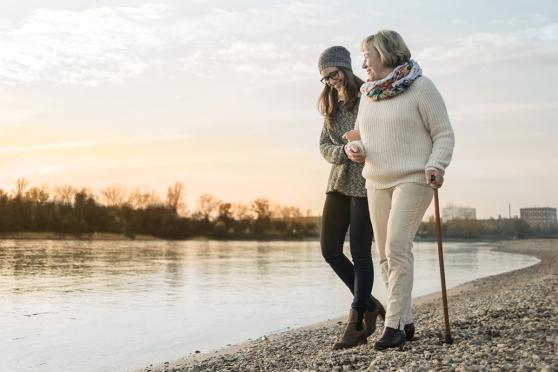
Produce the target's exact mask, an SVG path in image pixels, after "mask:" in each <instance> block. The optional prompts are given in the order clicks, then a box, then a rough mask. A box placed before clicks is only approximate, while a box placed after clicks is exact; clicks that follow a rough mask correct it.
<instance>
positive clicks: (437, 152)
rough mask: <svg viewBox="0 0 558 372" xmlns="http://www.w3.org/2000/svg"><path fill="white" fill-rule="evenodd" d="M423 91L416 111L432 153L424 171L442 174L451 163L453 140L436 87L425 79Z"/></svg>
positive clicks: (443, 104) (443, 105)
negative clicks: (427, 136)
mask: <svg viewBox="0 0 558 372" xmlns="http://www.w3.org/2000/svg"><path fill="white" fill-rule="evenodd" d="M420 79H421V80H424V81H423V82H422V83H424V86H425V87H424V89H423V90H422V91H421V95H420V97H419V104H418V109H419V112H420V115H421V117H422V121H423V123H424V126H425V128H426V129H427V130H428V132H429V133H430V138H431V139H432V153H431V154H430V158H429V159H428V162H427V163H426V169H432V168H434V169H437V170H439V171H440V172H442V174H444V172H445V170H446V168H447V166H448V165H449V163H450V161H451V157H452V154H453V146H454V143H455V138H454V135H453V129H452V127H451V123H450V120H449V117H448V112H447V110H446V105H445V103H444V100H443V98H442V96H441V95H440V92H438V89H436V86H435V85H434V84H433V83H432V81H430V80H429V79H428V78H426V77H424V76H423V77H421V78H420Z"/></svg>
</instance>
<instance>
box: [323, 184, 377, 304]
mask: <svg viewBox="0 0 558 372" xmlns="http://www.w3.org/2000/svg"><path fill="white" fill-rule="evenodd" d="M349 225H350V226H351V231H350V248H351V256H352V258H353V262H354V265H353V263H351V261H350V260H349V259H348V258H347V256H345V255H344V254H343V243H344V242H345V234H346V233H347V229H348V227H349ZM372 237H373V232H372V223H371V222H370V214H369V212H368V201H367V198H365V197H364V198H357V197H350V196H346V195H343V194H340V193H338V192H329V193H327V194H326V200H325V204H324V212H323V214H322V234H321V241H320V243H321V247H322V255H323V256H324V258H325V260H326V262H327V263H329V265H330V266H331V267H332V269H333V271H335V273H336V274H337V276H339V278H341V280H342V281H343V282H344V283H345V284H346V285H347V287H349V289H350V290H351V293H353V303H352V304H351V307H352V308H353V309H355V310H356V311H358V312H364V311H366V306H367V304H368V300H369V299H370V294H371V292H372V285H373V284H374V268H373V267H372V255H371V247H372Z"/></svg>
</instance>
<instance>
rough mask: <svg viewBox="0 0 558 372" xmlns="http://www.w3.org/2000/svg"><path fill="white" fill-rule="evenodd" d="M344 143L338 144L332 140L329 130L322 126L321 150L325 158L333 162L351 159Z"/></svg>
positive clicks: (337, 162)
mask: <svg viewBox="0 0 558 372" xmlns="http://www.w3.org/2000/svg"><path fill="white" fill-rule="evenodd" d="M343 147H344V146H343V145H336V144H334V143H333V141H332V140H331V137H330V136H329V131H328V130H327V128H326V124H325V123H324V127H323V128H322V134H321V135H320V152H321V153H322V156H323V157H324V159H325V160H327V161H328V162H330V163H331V164H343V163H345V162H347V161H348V160H349V158H347V155H346V154H345V151H344V150H343Z"/></svg>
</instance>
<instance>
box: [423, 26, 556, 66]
mask: <svg viewBox="0 0 558 372" xmlns="http://www.w3.org/2000/svg"><path fill="white" fill-rule="evenodd" d="M557 39H558V24H556V23H550V24H545V25H543V26H540V27H535V28H527V29H523V30H518V31H513V32H501V33H488V32H483V33H474V34H471V35H468V36H466V37H461V38H455V39H451V40H447V41H442V42H439V43H438V45H436V46H434V47H427V48H424V49H421V50H419V51H418V52H417V53H416V56H417V58H418V59H419V60H424V61H428V63H432V64H436V65H437V68H436V69H437V71H440V72H441V73H455V72H456V71H458V70H461V69H464V68H466V67H468V66H470V65H476V64H486V63H505V62H512V61H537V59H538V58H550V57H552V58H557V57H558V43H556V42H555V41H556V40H557Z"/></svg>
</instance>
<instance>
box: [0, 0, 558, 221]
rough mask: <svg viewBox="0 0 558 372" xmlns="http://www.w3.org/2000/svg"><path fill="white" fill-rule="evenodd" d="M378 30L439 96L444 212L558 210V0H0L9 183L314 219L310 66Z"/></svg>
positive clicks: (319, 179)
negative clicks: (288, 208) (271, 205)
mask: <svg viewBox="0 0 558 372" xmlns="http://www.w3.org/2000/svg"><path fill="white" fill-rule="evenodd" d="M380 29H394V30H396V31H398V32H399V33H400V34H401V35H402V36H403V38H404V39H405V40H406V42H407V44H408V46H409V48H410V49H411V53H412V55H413V58H414V59H415V60H416V61H417V62H418V63H419V64H420V65H421V67H422V69H423V73H424V74H425V75H426V76H428V77H429V78H430V79H432V80H433V81H434V83H435V84H436V86H437V87H438V89H439V91H440V92H441V94H442V95H443V97H444V99H445V102H446V105H447V108H448V112H449V116H450V119H451V122H452V125H453V128H454V131H455V136H456V146H455V150H454V156H453V160H452V163H451V165H450V166H449V168H448V169H447V173H446V182H445V184H444V187H443V188H442V189H441V191H440V199H441V203H442V205H445V204H447V203H453V204H457V205H463V206H470V207H475V208H476V209H477V217H479V218H488V217H497V216H498V215H502V216H507V214H508V204H509V203H510V204H511V210H512V214H513V215H516V214H519V208H521V207H533V206H550V207H558V129H557V128H558V84H557V83H558V3H556V2H555V1H536V2H534V1H509V0H508V1H499V0H497V1H490V2H487V1H480V0H472V1H443V0H439V1H434V0H424V1H405V0H400V1H398V2H397V6H395V5H394V3H393V1H373V2H372V1H350V2H349V1H265V0H260V1H211V0H207V1H203V0H199V1H188V0H165V1H162V0H161V1H149V2H143V1H132V0H110V1H109V0H103V1H84V0H49V1H44V0H41V1H40V0H25V1H21V0H17V1H16V0H4V1H2V3H0V167H1V168H0V169H1V171H0V188H2V189H4V190H5V191H11V190H13V189H14V186H15V182H16V180H17V179H18V178H21V177H24V178H26V179H27V180H28V181H29V183H30V186H39V185H50V186H53V185H63V184H70V185H74V186H76V187H83V186H86V187H89V188H91V189H93V190H99V189H101V188H103V187H106V186H109V185H112V184H121V185H124V186H127V187H130V188H135V187H140V188H142V189H144V190H152V189H153V190H156V191H157V192H158V193H159V194H160V195H161V196H164V194H165V193H166V189H167V187H168V186H169V185H171V184H173V183H174V182H177V181H178V182H182V183H183V184H184V185H185V186H186V192H187V198H186V200H187V204H188V207H189V208H190V209H192V208H195V206H196V205H195V201H196V199H197V197H198V196H199V195H200V194H202V193H211V194H213V195H215V196H216V197H218V198H220V199H222V200H225V201H230V202H249V201H251V200H253V199H255V198H257V197H266V198H269V199H271V200H272V201H274V202H276V203H280V204H284V205H295V206H298V207H300V208H301V209H302V210H307V209H310V211H311V212H312V214H321V209H322V206H323V201H324V198H325V189H326V184H327V178H328V174H329V169H330V165H329V164H328V163H327V162H326V161H325V160H324V159H323V158H322V157H321V155H320V153H319V147H318V139H319V135H320V131H321V128H322V125H323V118H322V117H321V116H320V115H319V113H318V112H317V110H316V100H317V97H318V95H319V93H320V91H321V89H322V85H321V83H320V82H319V78H320V75H319V71H318V69H317V60H318V56H319V54H320V53H321V52H322V51H323V50H324V49H325V48H327V47H329V46H332V45H343V46H345V47H346V48H347V49H349V50H350V51H351V55H352V60H353V70H354V71H355V73H356V74H357V75H360V76H361V77H364V76H365V73H364V71H363V70H362V68H361V67H360V66H361V64H362V53H361V51H360V49H359V47H360V41H361V40H362V39H363V38H364V37H366V36H368V35H370V34H373V33H375V32H376V31H378V30H380Z"/></svg>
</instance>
